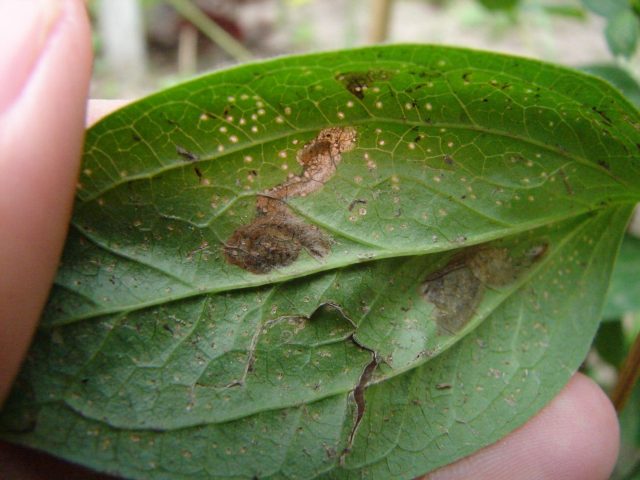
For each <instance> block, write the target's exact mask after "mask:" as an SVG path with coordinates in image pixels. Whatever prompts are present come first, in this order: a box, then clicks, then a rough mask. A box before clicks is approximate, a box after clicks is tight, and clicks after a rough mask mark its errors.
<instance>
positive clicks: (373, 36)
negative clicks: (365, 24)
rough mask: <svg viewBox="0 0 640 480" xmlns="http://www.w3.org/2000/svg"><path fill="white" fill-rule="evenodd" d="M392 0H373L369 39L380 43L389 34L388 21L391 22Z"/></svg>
mask: <svg viewBox="0 0 640 480" xmlns="http://www.w3.org/2000/svg"><path fill="white" fill-rule="evenodd" d="M392 2H393V0H374V1H373V13H372V14H371V30H370V32H369V41H370V42H371V43H382V42H384V41H385V40H386V39H387V36H388V35H389V23H391V4H392Z"/></svg>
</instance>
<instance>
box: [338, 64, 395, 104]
mask: <svg viewBox="0 0 640 480" xmlns="http://www.w3.org/2000/svg"><path fill="white" fill-rule="evenodd" d="M391 76H392V74H391V73H390V72H388V71H386V70H368V71H365V72H345V73H338V74H337V75H336V80H338V81H339V82H340V83H342V84H343V85H344V87H345V88H346V89H347V90H348V91H349V93H351V94H352V95H354V96H355V97H356V98H358V99H360V100H363V99H364V94H365V92H366V91H367V89H368V88H369V87H370V85H371V84H372V83H373V82H376V81H380V80H388V79H390V78H391Z"/></svg>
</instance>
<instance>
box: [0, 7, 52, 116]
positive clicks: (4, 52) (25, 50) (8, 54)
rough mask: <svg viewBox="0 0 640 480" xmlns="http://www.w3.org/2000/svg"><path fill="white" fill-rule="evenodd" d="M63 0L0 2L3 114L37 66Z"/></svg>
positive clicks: (0, 66) (0, 83)
mask: <svg viewBox="0 0 640 480" xmlns="http://www.w3.org/2000/svg"><path fill="white" fill-rule="evenodd" d="M63 3H64V0H0V45H1V46H2V47H1V49H0V112H1V111H4V110H6V109H7V108H8V107H9V106H10V105H11V104H12V103H13V102H14V101H15V100H16V99H17V98H18V97H19V96H20V92H21V91H22V90H23V88H24V86H25V85H26V84H27V82H28V80H29V76H30V75H31V72H32V71H33V70H34V69H35V67H36V66H37V64H38V59H39V58H40V56H41V54H42V52H43V51H44V50H45V47H46V44H47V40H48V39H49V37H50V36H51V32H52V31H53V30H54V28H55V26H56V24H57V20H58V19H59V18H60V15H61V13H62V10H63Z"/></svg>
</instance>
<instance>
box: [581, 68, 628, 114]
mask: <svg viewBox="0 0 640 480" xmlns="http://www.w3.org/2000/svg"><path fill="white" fill-rule="evenodd" d="M581 70H584V71H585V72H588V73H591V74H593V75H596V76H598V77H600V78H603V79H605V80H606V81H608V82H609V83H611V85H613V86H614V87H616V88H617V89H618V90H620V91H621V92H622V93H623V94H624V96H625V97H627V99H628V100H629V101H630V102H632V103H633V104H634V105H635V106H636V107H638V106H640V85H638V82H637V81H636V79H635V78H633V77H632V76H631V74H630V73H629V72H628V71H627V70H625V69H623V68H621V67H620V66H618V65H615V64H599V65H587V66H586V67H582V68H581Z"/></svg>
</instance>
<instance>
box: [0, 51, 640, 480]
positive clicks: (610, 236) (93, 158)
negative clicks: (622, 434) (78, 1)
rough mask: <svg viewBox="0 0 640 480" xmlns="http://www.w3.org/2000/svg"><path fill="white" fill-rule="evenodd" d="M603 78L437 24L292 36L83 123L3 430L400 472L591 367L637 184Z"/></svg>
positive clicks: (200, 455)
mask: <svg viewBox="0 0 640 480" xmlns="http://www.w3.org/2000/svg"><path fill="white" fill-rule="evenodd" d="M639 131H640V118H639V116H638V113H637V111H636V110H635V109H634V108H633V107H632V106H630V105H629V104H628V103H627V102H626V100H624V98H623V97H622V96H621V95H620V94H619V93H617V92H616V91H615V90H613V89H612V88H611V87H609V86H608V84H606V83H604V82H602V81H600V80H597V79H595V78H593V77H590V76H587V75H584V74H580V73H577V72H573V71H570V70H565V69H561V68H557V67H553V66H549V65H546V64H542V63H539V62H533V61H530V60H524V59H520V58H514V57H507V56H501V55H493V54H487V53H481V52H473V51H467V50H460V49H449V48H443V47H426V46H393V47H376V48H368V49H361V50H353V51H349V52H336V53H326V54H319V55H310V56H302V57H292V58H284V59H278V60H273V61H270V62H264V63H258V64H253V65H248V66H244V67H239V68H235V69H231V70H228V71H224V72H219V73H216V74H213V75H210V76H206V77H202V78H200V79H196V80H194V81H191V82H188V83H186V84H184V85H181V86H178V87H175V88H172V89H170V90H167V91H164V92H160V93H159V94H156V95H154V96H152V97H149V98H147V99H144V100H141V101H139V102H136V103H134V104H132V105H130V106H128V107H126V108H125V109H123V110H121V111H120V112H118V113H116V114H114V115H112V116H110V117H108V118H106V119H105V120H103V121H102V122H100V123H99V124H97V125H96V126H95V127H93V128H92V129H91V130H90V131H89V132H88V135H87V144H86V148H85V158H84V164H83V171H82V175H81V178H80V189H79V191H78V196H77V203H76V210H75V213H74V219H73V225H72V229H71V233H70V236H69V240H68V243H67V247H66V249H65V253H64V257H63V261H62V267H61V270H60V272H59V274H58V277H57V279H56V286H55V287H54V291H53V293H52V296H51V299H50V302H49V305H48V307H47V310H46V312H45V315H44V318H43V323H42V325H41V328H40V331H39V332H38V335H37V339H36V342H35V344H34V346H33V348H32V350H31V352H30V355H29V358H28V360H27V362H26V364H25V367H24V370H23V372H22V374H21V377H20V379H19V381H18V383H17V385H16V389H15V390H14V393H13V395H12V397H11V399H10V400H9V402H8V403H7V405H6V406H5V409H4V411H3V415H2V417H1V418H0V421H1V425H2V432H3V433H2V435H3V436H4V437H5V438H9V439H11V440H13V441H15V442H19V443H25V444H28V445H31V446H36V447H38V448H42V449H44V450H47V451H50V452H53V453H56V454H59V455H62V456H64V457H66V458H70V459H72V460H75V461H78V462H80V463H83V464H87V465H91V466H93V467H95V468H98V469H101V470H105V471H110V472H115V473H118V474H121V475H126V476H129V477H132V478H172V479H174V478H185V479H197V478H207V479H209V478H223V477H224V478H256V477H258V478H352V477H353V478H355V477H358V478H390V477H392V478H412V477H413V476H415V475H418V474H421V473H424V472H426V471H428V470H430V469H433V468H436V467H438V466H440V465H442V464H445V463H448V462H451V461H453V460H455V459H457V458H459V457H460V456H462V455H466V454H468V453H470V452H471V451H473V450H475V449H477V448H480V447H482V446H484V445H486V444H488V443H490V442H492V441H495V440H496V439H498V438H500V437H501V436H503V435H505V434H506V433H508V432H509V431H511V430H512V429H513V428H515V427H517V426H518V425H520V424H522V423H523V422H524V421H525V420H526V419H528V418H529V417H530V416H531V415H533V414H534V413H535V412H536V411H537V410H538V409H539V408H540V407H541V406H542V405H544V403H545V402H547V401H548V400H549V399H550V398H552V397H553V395H555V394H556V393H557V391H558V390H559V389H560V388H561V387H562V385H563V384H564V382H565V381H566V380H567V378H568V377H569V376H570V375H571V374H572V372H573V371H575V369H576V368H577V367H578V365H579V364H580V362H581V361H582V359H583V358H584V355H585V353H586V351H587V349H588V347H589V344H590V341H591V339H592V338H593V335H594V332H595V330H596V328H597V323H598V319H599V316H600V310H601V308H602V304H603V302H604V294H605V291H606V287H607V282H608V278H609V274H610V272H611V268H612V264H613V259H614V258H615V255H616V250H617V247H618V244H619V242H620V239H621V236H622V232H623V231H624V228H625V225H626V222H627V219H628V216H629V214H630V211H631V208H632V204H633V202H634V201H637V199H638V198H639V197H640V192H639V190H640V188H639V185H640V183H639V182H638V176H639V173H640V168H639V165H638V149H639V148H640V147H638V145H640V134H639V133H638V132H639Z"/></svg>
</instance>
